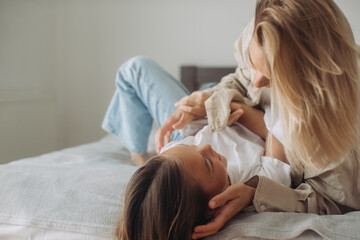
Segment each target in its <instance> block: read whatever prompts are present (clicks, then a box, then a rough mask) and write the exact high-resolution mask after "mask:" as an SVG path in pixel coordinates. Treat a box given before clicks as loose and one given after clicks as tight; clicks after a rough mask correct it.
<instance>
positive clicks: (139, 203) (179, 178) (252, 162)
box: [103, 57, 290, 239]
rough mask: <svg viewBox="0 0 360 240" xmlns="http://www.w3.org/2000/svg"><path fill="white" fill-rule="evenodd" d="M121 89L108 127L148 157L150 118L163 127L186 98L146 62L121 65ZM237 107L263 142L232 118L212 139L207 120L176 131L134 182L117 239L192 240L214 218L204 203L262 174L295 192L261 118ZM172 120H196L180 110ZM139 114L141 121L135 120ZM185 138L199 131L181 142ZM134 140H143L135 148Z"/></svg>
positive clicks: (138, 59) (108, 116)
mask: <svg viewBox="0 0 360 240" xmlns="http://www.w3.org/2000/svg"><path fill="white" fill-rule="evenodd" d="M116 86H117V90H116V93H115V95H114V97H113V99H112V102H111V104H110V106H109V109H108V111H107V114H106V117H105V120H104V124H103V127H104V129H106V130H107V131H109V132H110V133H112V134H114V135H116V136H117V137H118V138H120V139H121V140H122V141H123V143H124V144H125V145H126V146H127V147H128V149H130V151H132V149H137V148H138V149H139V148H141V149H143V152H144V151H146V149H147V145H146V144H147V139H148V136H149V133H150V129H151V126H152V117H154V119H155V120H157V122H158V124H159V125H162V124H163V122H161V121H162V120H163V119H166V118H167V116H169V115H170V114H171V113H172V112H171V111H172V109H173V108H174V104H175V102H177V101H179V100H180V99H181V94H182V95H185V94H186V93H187V92H186V90H185V88H184V87H183V86H182V85H181V83H179V82H178V81H177V80H175V79H173V78H172V77H170V75H168V74H167V73H166V72H165V71H164V70H162V69H161V68H160V67H159V66H158V65H157V64H156V63H155V62H153V61H152V60H150V59H147V58H144V57H135V58H133V59H130V60H129V61H127V62H126V63H125V64H123V65H122V66H121V68H120V69H119V72H118V74H117V78H116ZM163 93H164V94H163ZM179 95H180V96H179ZM174 96H177V97H176V98H175V97H174ZM166 98H169V99H166ZM232 108H233V109H234V112H236V111H237V112H238V116H237V118H239V116H240V115H242V120H245V123H246V124H247V125H248V127H250V129H251V128H253V129H255V128H254V127H255V126H256V129H255V130H254V131H255V132H256V133H257V134H259V135H260V136H258V135H256V134H255V133H253V132H252V131H250V130H248V129H247V128H246V127H244V126H242V125H241V124H239V123H237V122H236V120H237V118H233V121H234V123H233V124H232V126H230V127H227V128H225V129H224V130H223V131H220V132H215V133H213V132H211V130H210V128H209V127H208V126H206V124H207V122H206V120H205V119H199V120H195V121H193V122H192V123H190V124H188V125H187V129H183V131H182V134H181V133H180V132H179V131H175V133H173V136H172V141H171V142H170V143H169V144H167V145H166V146H165V147H164V148H163V149H162V150H161V154H160V156H158V157H155V158H152V159H151V160H149V161H148V162H147V163H146V164H145V165H144V166H142V167H141V168H140V169H139V170H138V171H137V172H136V173H135V174H134V176H133V177H132V179H131V180H130V182H129V185H128V188H127V192H126V196H125V198H126V200H125V208H124V214H123V217H122V222H121V224H120V225H119V226H118V232H117V234H116V235H117V237H119V238H121V239H190V237H191V233H192V230H193V228H194V226H196V225H197V224H202V223H205V216H207V217H210V216H212V215H213V214H214V211H210V209H209V208H208V207H206V205H207V204H206V203H207V202H208V201H209V200H210V199H211V198H212V197H214V196H216V195H217V194H219V193H222V192H223V191H224V190H225V189H226V188H227V187H228V186H229V185H230V184H234V183H237V182H245V181H246V180H247V179H249V178H250V177H251V176H254V175H257V174H259V175H264V176H267V177H269V178H271V179H273V180H274V181H277V182H280V183H282V184H285V185H287V186H289V185H290V167H289V165H287V164H286V163H284V162H285V161H286V159H285V158H284V154H283V151H277V150H276V149H271V150H266V151H265V148H266V147H265V144H264V140H263V139H265V138H267V135H268V133H267V129H266V127H265V124H264V120H263V112H261V111H260V110H256V109H253V108H250V107H249V108H247V106H243V105H242V104H240V103H233V104H232ZM168 109H171V110H168ZM235 109H236V110H235ZM174 114H179V115H180V116H182V117H183V118H184V117H185V118H186V117H189V118H190V119H194V118H195V116H193V115H192V114H188V113H185V112H183V111H182V110H176V111H175V112H174V113H173V114H172V115H174ZM139 115H142V116H141V118H140V117H136V116H139ZM162 115H165V116H162ZM146 116H150V117H146ZM254 116H255V118H254ZM180 118H181V117H180ZM127 120H129V121H128V122H127ZM229 124H230V122H229ZM204 126H205V127H204ZM143 129H146V131H144V130H143ZM199 129H201V130H200V131H198V130H199ZM141 131H143V132H142V134H143V135H141V134H140V133H141ZM186 131H187V132H191V133H193V132H194V131H198V132H197V133H196V135H195V136H187V137H185V138H184V135H186V134H185V132H186ZM125 137H127V138H125ZM135 137H137V139H138V141H140V139H141V141H140V142H137V141H135V140H134V138H135ZM209 144H211V145H212V146H213V147H214V148H215V149H216V151H218V152H221V153H223V154H225V155H226V156H227V158H228V159H227V158H226V157H224V156H222V155H220V154H218V153H217V152H215V151H214V150H213V149H212V147H211V146H210V145H209ZM266 149H267V148H266ZM133 151H134V150H133ZM140 153H141V152H140ZM264 154H265V155H267V156H263V155H264ZM270 155H271V156H274V157H276V158H278V159H280V160H282V161H283V162H282V161H280V160H278V159H276V158H273V157H269V156H270ZM228 165H229V168H228V169H229V170H228V171H226V169H227V166H228Z"/></svg>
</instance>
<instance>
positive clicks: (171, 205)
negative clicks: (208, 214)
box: [115, 156, 208, 240]
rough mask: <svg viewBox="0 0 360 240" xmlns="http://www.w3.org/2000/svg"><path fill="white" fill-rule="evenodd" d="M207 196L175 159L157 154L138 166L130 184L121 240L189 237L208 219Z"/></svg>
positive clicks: (119, 230) (117, 234)
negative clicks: (206, 212) (206, 214)
mask: <svg viewBox="0 0 360 240" xmlns="http://www.w3.org/2000/svg"><path fill="white" fill-rule="evenodd" d="M207 201H208V199H207V196H206V194H205V192H204V191H203V190H202V188H201V187H200V185H199V184H197V183H196V182H195V181H192V179H191V177H189V176H187V175H186V173H185V171H184V169H183V167H182V165H181V164H180V163H179V162H178V161H175V160H174V159H169V158H165V157H163V156H157V157H154V158H152V159H150V160H149V161H148V162H147V163H146V164H145V165H144V166H142V167H141V168H139V169H138V170H137V171H136V172H135V173H134V175H133V176H132V177H131V180H130V182H129V184H128V186H127V190H126V193H125V203H124V210H123V216H122V218H121V221H120V222H119V224H118V226H117V229H116V231H115V238H116V239H120V240H145V239H146V240H184V239H185V240H190V239H191V234H192V231H193V229H194V227H195V226H197V225H199V224H204V223H205V211H206V206H207Z"/></svg>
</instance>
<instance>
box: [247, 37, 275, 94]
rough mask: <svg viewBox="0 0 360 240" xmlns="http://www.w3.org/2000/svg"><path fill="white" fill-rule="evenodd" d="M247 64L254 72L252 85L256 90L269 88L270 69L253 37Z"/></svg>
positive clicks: (263, 53) (262, 51)
mask: <svg viewBox="0 0 360 240" xmlns="http://www.w3.org/2000/svg"><path fill="white" fill-rule="evenodd" d="M249 62H250V66H251V68H252V69H254V71H255V77H254V80H253V85H254V86H255V87H257V88H261V87H270V69H269V64H268V63H267V60H266V56H265V52H264V50H263V49H262V48H261V47H260V46H259V44H258V43H257V41H256V40H255V38H254V37H253V38H252V39H251V42H250V46H249Z"/></svg>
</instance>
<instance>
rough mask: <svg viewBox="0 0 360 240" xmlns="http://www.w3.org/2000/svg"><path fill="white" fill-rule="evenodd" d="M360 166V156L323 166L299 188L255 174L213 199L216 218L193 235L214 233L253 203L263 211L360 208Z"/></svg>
mask: <svg viewBox="0 0 360 240" xmlns="http://www.w3.org/2000/svg"><path fill="white" fill-rule="evenodd" d="M359 166H360V158H357V157H356V156H352V157H351V158H349V159H346V160H345V161H343V162H342V163H341V164H340V165H339V166H337V167H335V168H333V169H331V170H327V171H325V170H319V171H320V172H321V171H322V173H319V174H316V175H315V176H313V177H311V178H308V179H305V182H304V183H302V184H300V185H299V186H298V187H297V188H296V189H293V188H290V187H288V186H285V185H283V184H280V183H278V182H275V181H273V180H271V179H269V178H267V177H264V176H254V177H253V178H251V179H250V180H248V181H247V182H246V183H245V184H243V183H237V184H233V185H231V186H230V187H228V188H227V189H226V190H225V191H224V192H223V193H221V194H219V195H217V196H215V197H213V198H212V199H211V200H210V201H209V207H210V208H211V209H216V208H218V210H217V212H216V214H215V216H214V219H212V220H211V221H210V222H209V223H207V224H206V225H201V226H197V227H195V229H194V233H193V235H192V236H193V238H194V239H197V238H201V237H205V236H208V235H211V234H214V233H215V232H217V231H218V230H219V229H220V228H221V227H222V226H223V225H224V224H225V223H226V222H227V221H229V220H230V219H231V218H232V217H233V216H235V215H236V214H237V213H239V212H240V211H241V210H243V209H244V208H245V207H246V206H247V205H249V204H251V203H252V204H253V205H254V207H255V209H256V211H257V212H259V213H260V212H303V213H314V214H320V215H322V214H343V213H346V212H349V211H354V210H360V202H359V198H360V181H359V178H358V176H359V174H360V169H359ZM306 172H309V170H307V171H306ZM334 182H336V183H337V185H336V186H334V184H333V183H334ZM213 202H214V203H213Z"/></svg>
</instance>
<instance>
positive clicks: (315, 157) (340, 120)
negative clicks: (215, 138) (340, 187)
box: [254, 0, 359, 170]
mask: <svg viewBox="0 0 360 240" xmlns="http://www.w3.org/2000/svg"><path fill="white" fill-rule="evenodd" d="M254 37H255V39H256V40H257V42H258V44H259V46H261V47H262V48H263V49H264V52H265V55H266V57H267V60H268V63H269V68H270V71H271V88H272V89H271V91H272V96H274V97H275V98H276V99H275V100H276V101H277V102H278V103H279V104H278V105H279V108H280V114H281V120H282V126H283V138H284V148H285V152H286V155H287V158H288V160H289V162H290V164H291V165H292V166H293V167H295V168H296V169H298V170H300V169H301V168H302V167H303V166H308V167H313V168H319V167H326V166H328V165H329V164H330V163H334V162H339V161H341V160H342V159H343V157H344V156H345V155H346V154H349V153H350V152H352V149H355V147H356V146H357V145H358V144H359V139H358V129H359V69H358V68H359V67H358V53H359V49H358V46H357V45H356V43H355V40H354V36H353V33H352V31H351V28H350V25H349V23H348V21H347V20H346V18H345V16H344V14H343V13H342V12H341V10H340V9H339V8H338V6H337V5H336V4H335V3H334V1H332V0H262V1H258V2H257V6H256V14H255V28H254Z"/></svg>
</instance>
